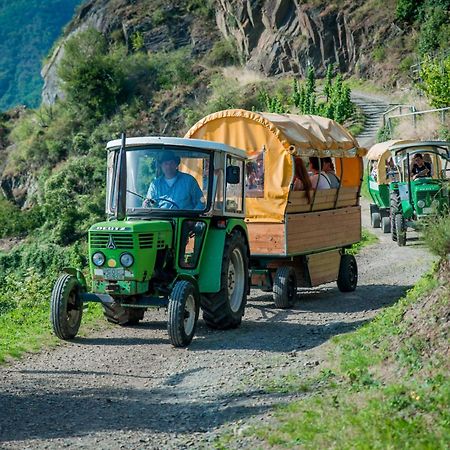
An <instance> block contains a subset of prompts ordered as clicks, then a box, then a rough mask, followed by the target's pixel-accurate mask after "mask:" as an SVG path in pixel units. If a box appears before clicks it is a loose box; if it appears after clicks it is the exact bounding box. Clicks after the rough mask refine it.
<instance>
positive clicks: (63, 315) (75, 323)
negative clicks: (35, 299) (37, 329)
mask: <svg viewBox="0 0 450 450" xmlns="http://www.w3.org/2000/svg"><path fill="white" fill-rule="evenodd" d="M80 293H81V284H80V282H79V281H78V279H77V277H75V276H73V275H69V274H63V275H61V276H60V277H59V278H58V280H57V281H56V283H55V286H54V287H53V291H52V296H51V301H50V319H51V322H52V326H53V331H54V333H55V334H56V336H58V337H59V338H60V339H64V340H68V339H73V338H74V337H75V336H76V335H77V333H78V330H79V328H80V323H81V317H82V315H83V303H82V301H81V299H80Z"/></svg>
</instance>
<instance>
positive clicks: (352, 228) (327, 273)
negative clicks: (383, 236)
mask: <svg viewBox="0 0 450 450" xmlns="http://www.w3.org/2000/svg"><path fill="white" fill-rule="evenodd" d="M186 137H189V138H195V139H207V140H210V141H217V142H223V143H226V144H228V145H232V146H234V147H237V148H241V149H244V150H245V151H246V152H247V157H248V162H247V192H246V222H247V227H248V233H249V240H250V254H251V258H250V264H251V275H252V285H253V286H254V287H260V288H262V289H264V290H273V293H274V301H275V304H276V305H277V306H278V307H289V306H290V305H291V304H292V303H293V302H294V300H295V297H296V292H297V287H312V286H317V285H320V284H323V283H326V282H330V281H336V280H337V281H338V286H339V288H340V289H341V290H342V291H351V290H354V289H355V288H356V283H357V266H356V261H355V259H354V257H353V256H351V255H348V254H346V249H347V248H348V247H350V246H351V245H352V244H354V243H356V242H358V241H359V240H360V239H361V211H360V206H359V193H360V187H361V181H362V175H363V163H362V156H363V155H364V154H365V150H364V149H362V148H360V147H359V145H358V143H357V141H356V140H355V139H354V138H353V136H352V135H351V134H350V133H349V132H348V131H347V130H345V128H343V127H342V126H341V125H339V124H338V123H336V122H334V121H332V120H330V119H327V118H324V117H318V116H311V115H304V116H298V115H293V114H284V115H280V114H271V113H257V112H251V111H245V110H241V109H232V110H225V111H220V112H217V113H214V114H210V115H208V116H206V117H204V118H203V119H201V120H200V121H199V122H197V123H196V124H195V125H194V126H193V127H192V128H191V129H190V130H189V131H188V132H187V134H186ZM308 157H316V158H332V162H333V163H334V165H335V172H336V175H337V177H338V179H339V180H340V182H339V185H338V187H336V188H333V189H324V190H309V189H307V190H293V186H294V180H295V174H296V170H295V165H296V161H298V159H299V158H302V161H301V165H303V167H305V166H304V163H305V162H307V158H308ZM319 161H320V159H319ZM306 176H307V175H306ZM304 182H305V183H304V184H305V185H306V186H308V183H306V180H304Z"/></svg>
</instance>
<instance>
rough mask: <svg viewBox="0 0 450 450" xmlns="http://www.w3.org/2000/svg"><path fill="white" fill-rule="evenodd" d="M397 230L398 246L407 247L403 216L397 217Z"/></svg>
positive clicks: (397, 215)
mask: <svg viewBox="0 0 450 450" xmlns="http://www.w3.org/2000/svg"><path fill="white" fill-rule="evenodd" d="M395 228H396V234H397V244H398V245H399V246H400V247H403V246H405V245H406V226H405V221H404V220H403V216H402V215H401V214H396V215H395Z"/></svg>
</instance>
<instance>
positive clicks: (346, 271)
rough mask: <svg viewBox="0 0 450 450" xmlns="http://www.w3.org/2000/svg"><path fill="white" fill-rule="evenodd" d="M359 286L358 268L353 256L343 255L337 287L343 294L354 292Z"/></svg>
mask: <svg viewBox="0 0 450 450" xmlns="http://www.w3.org/2000/svg"><path fill="white" fill-rule="evenodd" d="M357 284H358V266H357V264H356V259H355V257H354V256H353V255H342V256H341V262H340V264H339V275H338V279H337V286H338V288H339V290H340V291H341V292H353V291H354V290H355V289H356V286H357Z"/></svg>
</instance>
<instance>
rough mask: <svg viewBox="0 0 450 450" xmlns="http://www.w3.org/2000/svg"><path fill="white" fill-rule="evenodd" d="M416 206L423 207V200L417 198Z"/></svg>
mask: <svg viewBox="0 0 450 450" xmlns="http://www.w3.org/2000/svg"><path fill="white" fill-rule="evenodd" d="M417 206H418V207H419V208H423V207H424V206H425V202H424V201H423V200H419V201H418V202H417Z"/></svg>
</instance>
